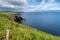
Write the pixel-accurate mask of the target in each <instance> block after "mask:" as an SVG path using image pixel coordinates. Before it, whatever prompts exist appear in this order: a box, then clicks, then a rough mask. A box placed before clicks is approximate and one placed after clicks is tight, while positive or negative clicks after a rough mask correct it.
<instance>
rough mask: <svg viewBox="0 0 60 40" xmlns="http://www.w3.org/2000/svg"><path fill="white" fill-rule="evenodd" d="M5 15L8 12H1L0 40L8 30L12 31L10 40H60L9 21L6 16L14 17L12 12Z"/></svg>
mask: <svg viewBox="0 0 60 40" xmlns="http://www.w3.org/2000/svg"><path fill="white" fill-rule="evenodd" d="M4 13H7V12H0V40H1V39H2V38H1V37H3V36H4V35H5V30H6V29H9V30H10V37H9V39H10V40H60V37H56V36H53V35H51V34H48V33H45V32H42V31H39V30H36V29H33V28H30V27H27V26H24V25H22V24H18V23H16V22H13V21H11V20H9V19H8V18H7V17H6V15H7V16H8V15H9V16H8V17H12V15H11V14H12V12H10V13H11V14H8V13H9V12H8V13H7V14H4Z"/></svg>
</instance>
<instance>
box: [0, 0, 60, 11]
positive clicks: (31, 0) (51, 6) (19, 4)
mask: <svg viewBox="0 0 60 40" xmlns="http://www.w3.org/2000/svg"><path fill="white" fill-rule="evenodd" d="M48 10H60V0H0V11H17V12H20V11H24V12H33V11H48Z"/></svg>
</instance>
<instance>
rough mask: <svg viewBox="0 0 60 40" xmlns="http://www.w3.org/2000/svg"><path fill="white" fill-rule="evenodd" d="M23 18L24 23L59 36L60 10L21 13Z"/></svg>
mask: <svg viewBox="0 0 60 40" xmlns="http://www.w3.org/2000/svg"><path fill="white" fill-rule="evenodd" d="M21 14H22V15H21V16H22V17H23V18H25V21H24V22H23V24H24V25H27V26H31V27H33V28H36V29H38V30H42V31H44V32H48V33H50V34H53V35H57V36H60V12H30V13H29V12H28V13H21Z"/></svg>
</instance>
